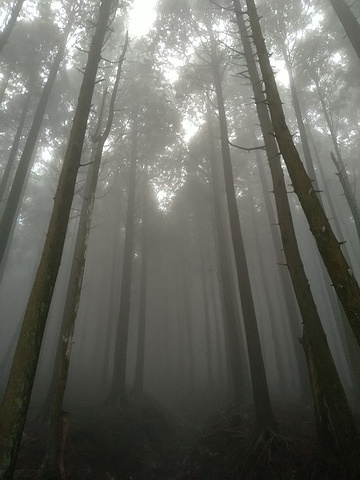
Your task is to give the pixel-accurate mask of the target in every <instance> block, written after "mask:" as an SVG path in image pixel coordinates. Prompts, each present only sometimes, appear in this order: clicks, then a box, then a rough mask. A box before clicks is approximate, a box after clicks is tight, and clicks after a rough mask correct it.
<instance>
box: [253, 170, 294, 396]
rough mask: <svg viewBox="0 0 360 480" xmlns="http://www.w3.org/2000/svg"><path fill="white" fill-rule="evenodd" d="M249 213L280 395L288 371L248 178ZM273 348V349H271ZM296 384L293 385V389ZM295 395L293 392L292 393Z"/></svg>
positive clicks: (283, 388) (285, 385)
mask: <svg viewBox="0 0 360 480" xmlns="http://www.w3.org/2000/svg"><path fill="white" fill-rule="evenodd" d="M248 186H249V187H248V197H249V198H248V211H250V212H251V223H252V228H253V232H254V233H253V238H254V247H255V250H256V252H257V258H258V261H259V267H260V273H261V281H262V284H263V292H264V297H265V298H264V299H265V304H266V312H267V322H268V324H269V326H270V333H271V339H272V345H273V351H274V360H275V367H276V371H275V372H274V376H275V377H276V378H277V383H278V393H280V392H282V391H284V390H285V391H289V385H288V379H287V375H286V371H285V369H284V367H285V365H284V362H283V360H282V355H281V345H280V341H279V333H278V331H277V330H278V329H277V328H276V326H277V325H278V326H279V324H280V321H281V320H280V319H279V318H277V316H276V314H275V310H274V306H273V299H272V295H271V292H270V288H269V282H268V279H267V275H266V267H265V262H264V253H263V251H262V247H261V244H260V232H259V227H258V224H257V221H256V218H255V212H254V205H255V199H254V198H253V194H252V188H251V187H250V179H249V178H248ZM267 343H270V345H271V340H270V339H267ZM282 345H283V346H285V344H284V341H283V342H282ZM270 348H272V347H270ZM293 386H294V384H293V385H292V387H293ZM290 393H293V392H290Z"/></svg>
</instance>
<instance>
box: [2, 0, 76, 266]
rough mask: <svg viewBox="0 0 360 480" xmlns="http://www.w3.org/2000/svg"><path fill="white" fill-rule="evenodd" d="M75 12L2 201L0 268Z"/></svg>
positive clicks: (71, 15)
mask: <svg viewBox="0 0 360 480" xmlns="http://www.w3.org/2000/svg"><path fill="white" fill-rule="evenodd" d="M75 14H76V10H75V9H74V8H73V9H72V11H71V12H70V14H69V18H68V21H67V24H66V27H65V29H64V32H63V34H62V36H61V41H60V45H59V47H58V50H57V52H56V55H55V58H54V60H53V63H52V65H51V68H50V71H49V76H48V78H47V80H46V82H45V85H44V87H43V89H42V92H41V96H40V99H39V103H38V106H37V108H36V111H35V115H34V119H33V122H32V125H31V128H30V131H29V134H28V137H27V140H26V143H25V146H24V149H23V152H22V155H21V158H20V161H19V164H18V167H17V169H16V174H15V177H14V181H13V184H12V187H11V191H10V193H9V197H8V199H7V202H6V206H5V209H4V213H3V216H2V218H1V221H0V238H1V241H0V266H1V269H2V270H3V269H4V264H5V262H6V252H7V249H8V246H9V242H10V241H11V236H12V232H13V226H14V224H15V222H16V219H17V216H18V212H19V205H20V203H21V199H22V197H23V193H24V186H25V184H26V181H27V178H28V173H29V168H30V165H31V161H32V158H33V154H34V151H35V148H36V143H37V141H38V137H39V134H40V130H41V126H42V122H43V119H44V115H45V112H46V107H47V104H48V101H49V97H50V94H51V90H52V88H53V86H54V83H55V80H56V76H57V74H58V71H59V68H60V64H61V62H62V60H63V58H64V54H65V51H66V44H67V39H68V36H69V34H70V31H71V28H72V24H73V21H74V16H75Z"/></svg>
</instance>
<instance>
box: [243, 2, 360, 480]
mask: <svg viewBox="0 0 360 480" xmlns="http://www.w3.org/2000/svg"><path fill="white" fill-rule="evenodd" d="M234 4H235V9H236V11H237V15H238V14H240V13H241V10H240V4H239V3H238V2H236V3H234ZM247 7H248V8H247V12H248V15H249V18H250V23H251V28H252V32H253V38H254V41H255V45H256V48H257V52H258V55H259V59H260V60H261V61H262V63H263V66H262V71H263V76H264V81H265V77H266V79H267V82H266V83H265V85H266V93H267V96H268V101H269V108H270V113H271V114H272V121H273V126H274V129H275V134H276V138H277V140H278V143H279V146H280V150H281V147H283V152H284V153H285V155H287V154H289V151H288V149H289V150H290V154H291V155H292V162H295V159H296V165H295V167H294V165H292V163H291V160H290V161H289V160H288V163H289V164H290V166H291V167H292V168H293V170H294V169H295V177H296V174H298V172H299V171H300V173H301V174H302V176H304V175H305V176H306V183H305V185H306V186H308V187H309V190H310V189H311V190H310V191H309V190H308V196H310V195H311V198H312V199H313V200H314V201H315V202H316V203H315V205H316V206H317V208H321V205H320V202H319V200H318V197H317V196H316V194H315V193H314V192H313V191H312V187H311V181H310V179H309V178H308V177H307V175H306V173H305V170H304V169H303V166H302V163H301V160H300V157H299V156H298V153H297V151H296V149H295V147H294V145H293V143H292V139H291V135H290V132H289V131H288V128H287V126H286V123H285V118H284V115H283V112H282V107H281V102H280V97H279V96H278V92H277V87H276V84H275V80H274V76H273V73H272V70H271V66H270V62H269V57H268V55H267V51H266V47H265V42H264V39H263V37H262V32H261V28H260V23H259V19H258V16H257V11H256V7H255V3H254V1H253V0H247ZM265 57H266V58H265ZM248 62H249V63H248V66H249V67H250V65H252V67H251V68H252V71H253V72H254V70H253V69H254V67H255V68H256V65H255V63H254V59H253V55H252V52H251V55H250V58H249V57H248ZM256 72H257V69H256ZM256 77H257V78H254V77H253V78H252V82H254V81H256V83H253V87H254V90H255V86H256V85H259V86H260V79H259V76H258V74H257V75H256ZM273 90H275V92H274V91H273ZM258 100H259V97H258V98H257V100H256V103H257V107H258V109H259V106H260V105H265V104H264V103H263V102H262V103H259V102H258ZM278 109H280V113H279V111H278ZM272 110H275V111H273V112H271V111H272ZM266 132H271V129H270V130H266ZM284 132H286V135H289V137H290V138H287V141H286V143H285V146H286V147H287V148H285V149H284V145H283V142H284V140H283V139H281V136H282V134H283V133H284ZM266 138H270V134H269V133H267V135H266V137H265V141H267V140H266ZM268 153H269V152H268ZM284 153H283V156H284V158H285V155H284ZM295 155H296V156H295ZM294 156H295V158H294ZM269 159H270V168H271V171H272V175H273V184H274V192H275V200H276V205H277V209H278V215H279V221H280V226H281V235H282V240H283V245H284V252H285V255H286V261H287V264H288V267H289V272H290V275H291V278H292V282H293V285H294V290H295V294H296V296H297V299H298V303H299V307H300V311H301V314H302V318H303V321H304V337H303V346H304V350H305V354H306V357H307V361H308V367H309V371H310V379H311V385H312V392H313V396H314V404H315V410H316V413H317V415H316V418H317V422H318V431H319V434H320V436H321V438H322V439H324V441H325V442H327V439H328V438H329V437H330V438H331V439H334V443H335V445H336V446H338V448H339V450H340V452H341V454H342V456H343V459H344V461H345V464H346V466H347V468H348V471H349V474H350V475H351V478H354V479H355V478H357V477H358V475H359V473H360V459H359V455H358V453H359V447H360V443H359V438H358V434H357V431H356V427H355V424H354V420H353V417H352V414H351V411H350V407H349V405H348V403H347V399H346V396H345V393H344V390H343V387H342V384H341V382H340V379H339V376H338V374H337V371H336V367H335V364H334V362H333V359H332V356H331V353H330V350H329V347H328V344H327V340H326V335H325V333H324V331H323V328H322V325H321V321H320V318H319V315H318V312H317V308H316V305H315V302H314V299H313V296H312V294H311V290H310V287H309V284H308V281H307V278H306V274H305V271H304V268H303V264H302V260H301V257H300V254H299V249H298V245H297V241H296V236H295V231H294V228H293V224H292V219H291V213H290V209H289V204H288V200H287V192H286V188H285V182H284V178H283V171H282V168H281V164H280V161H279V157H278V155H276V156H275V157H274V156H271V157H269ZM301 167H302V168H301ZM293 170H292V173H293V175H292V177H293V176H294V172H293ZM295 181H297V182H298V179H297V178H295V179H294V180H293V183H294V186H295ZM297 186H298V184H297ZM300 186H301V183H300ZM322 215H323V217H325V215H324V214H323V212H322ZM286 217H287V218H288V220H287V221H286V223H283V221H282V220H281V219H285V218H286ZM325 219H326V217H325ZM329 228H330V227H329Z"/></svg>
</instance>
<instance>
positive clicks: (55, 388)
mask: <svg viewBox="0 0 360 480" xmlns="http://www.w3.org/2000/svg"><path fill="white" fill-rule="evenodd" d="M128 43H129V39H128V35H127V34H126V36H125V44H124V47H123V50H122V53H121V55H120V58H119V60H118V68H117V74H116V78H115V83H114V86H113V91H112V95H111V99H110V104H109V111H108V117H107V121H106V125H105V129H104V131H103V132H102V133H100V131H101V123H102V116H103V105H102V108H101V109H100V113H99V119H98V126H97V129H96V131H95V133H94V135H93V141H94V144H95V147H94V155H93V158H92V161H91V165H90V166H89V170H88V173H87V178H86V185H85V191H84V198H83V202H82V207H81V213H80V220H79V228H78V232H77V236H76V241H75V248H74V255H73V260H72V266H71V272H70V279H69V283H68V287H67V295H66V300H65V307H64V313H63V319H62V325H61V330H60V336H59V343H58V349H57V355H56V359H55V365H54V371H53V379H52V388H51V392H50V394H51V405H50V435H49V441H48V448H47V453H46V456H45V460H44V462H43V465H42V468H41V472H40V476H41V477H43V478H48V476H51V478H62V477H63V475H64V466H63V465H62V460H63V459H62V457H61V453H62V451H63V444H64V442H65V438H64V431H63V425H64V423H65V422H66V417H65V416H64V413H63V410H62V406H63V400H64V394H65V388H66V382H67V377H68V370H69V362H70V357H71V349H72V339H73V335H74V328H75V321H76V316H77V312H78V307H79V302H80V295H81V288H82V281H83V275H84V268H85V260H86V251H87V242H88V238H89V233H90V226H91V218H92V211H93V207H94V201H95V192H96V187H97V183H98V176H99V170H100V163H101V159H102V156H103V149H104V145H105V142H106V140H107V139H108V137H109V134H110V131H111V127H112V123H113V118H114V112H115V101H116V96H117V91H118V87H119V82H120V76H121V71H122V64H123V62H124V60H125V54H126V51H127V48H128ZM106 93H107V92H106V90H105V92H104V100H103V103H105V99H106Z"/></svg>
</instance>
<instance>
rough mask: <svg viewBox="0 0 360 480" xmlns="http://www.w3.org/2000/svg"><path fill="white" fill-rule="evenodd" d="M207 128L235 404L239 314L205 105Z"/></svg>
mask: <svg viewBox="0 0 360 480" xmlns="http://www.w3.org/2000/svg"><path fill="white" fill-rule="evenodd" d="M207 128H208V142H209V152H208V155H209V159H210V168H211V185H212V200H213V203H214V217H215V230H216V239H215V245H216V251H217V252H216V253H217V260H218V265H219V275H220V289H221V292H220V299H221V305H222V313H223V322H224V339H225V355H226V360H227V367H228V370H229V374H230V376H231V387H232V389H233V391H234V396H235V402H236V403H237V404H238V405H239V404H240V403H242V402H245V400H246V399H247V391H246V390H247V384H248V382H247V381H246V374H245V372H246V367H247V366H246V363H245V351H244V350H245V345H244V343H243V342H242V341H241V337H240V332H241V318H240V312H239V306H238V303H237V298H236V295H235V285H234V276H233V274H232V269H231V257H230V253H229V248H230V242H229V239H228V235H227V227H226V224H225V219H224V216H225V215H224V213H225V212H224V211H223V210H224V209H223V206H222V201H221V200H222V197H223V189H222V187H221V181H220V172H219V171H218V165H217V162H216V155H215V152H216V145H215V142H214V131H213V130H214V129H213V124H212V118H211V113H210V106H209V105H208V112H207Z"/></svg>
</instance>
